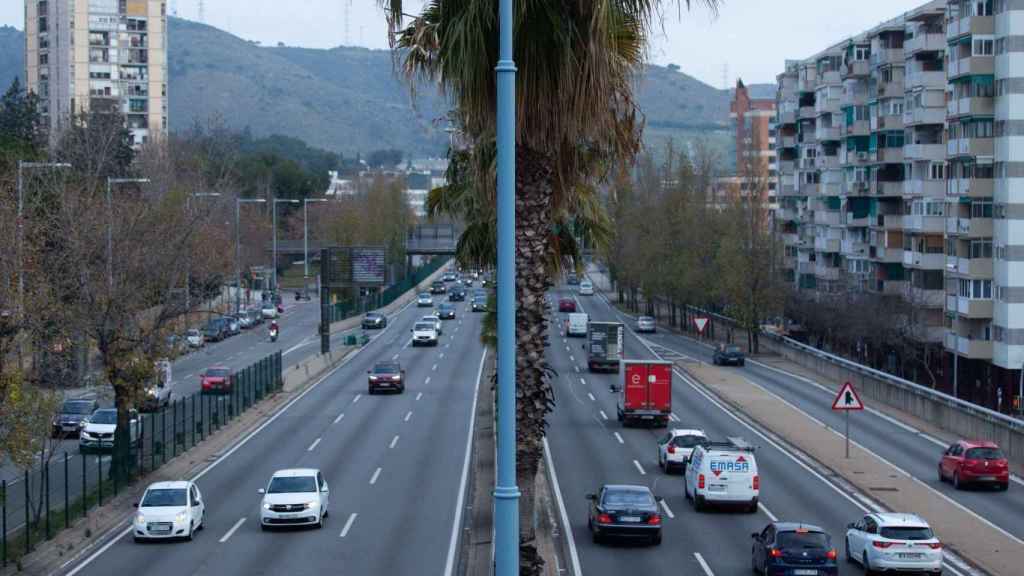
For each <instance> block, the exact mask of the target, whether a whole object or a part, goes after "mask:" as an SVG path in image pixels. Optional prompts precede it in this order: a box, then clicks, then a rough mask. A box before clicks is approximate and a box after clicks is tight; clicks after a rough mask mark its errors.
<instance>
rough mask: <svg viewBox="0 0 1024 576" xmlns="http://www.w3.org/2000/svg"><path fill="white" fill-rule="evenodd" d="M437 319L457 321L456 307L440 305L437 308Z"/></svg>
mask: <svg viewBox="0 0 1024 576" xmlns="http://www.w3.org/2000/svg"><path fill="white" fill-rule="evenodd" d="M437 317H438V318H440V319H441V320H455V306H452V305H451V304H447V303H445V304H439V305H438V306H437Z"/></svg>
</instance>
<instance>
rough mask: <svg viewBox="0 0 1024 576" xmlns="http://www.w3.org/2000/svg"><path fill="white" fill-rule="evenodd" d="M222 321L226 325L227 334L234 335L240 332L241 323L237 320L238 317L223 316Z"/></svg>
mask: <svg viewBox="0 0 1024 576" xmlns="http://www.w3.org/2000/svg"><path fill="white" fill-rule="evenodd" d="M223 318H224V322H225V324H227V327H228V336H234V335H236V334H241V333H242V324H241V322H239V321H238V318H235V317H234V316H224V317H223Z"/></svg>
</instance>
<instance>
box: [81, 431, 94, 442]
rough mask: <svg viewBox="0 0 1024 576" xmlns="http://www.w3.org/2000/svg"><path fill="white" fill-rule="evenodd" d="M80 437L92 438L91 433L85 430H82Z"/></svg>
mask: <svg viewBox="0 0 1024 576" xmlns="http://www.w3.org/2000/svg"><path fill="white" fill-rule="evenodd" d="M82 438H85V439H86V440H91V439H92V434H89V433H88V432H86V431H85V430H82Z"/></svg>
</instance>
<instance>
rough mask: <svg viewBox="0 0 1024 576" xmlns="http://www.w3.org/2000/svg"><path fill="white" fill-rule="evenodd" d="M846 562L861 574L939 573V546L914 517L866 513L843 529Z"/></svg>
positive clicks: (930, 533)
mask: <svg viewBox="0 0 1024 576" xmlns="http://www.w3.org/2000/svg"><path fill="white" fill-rule="evenodd" d="M846 559H847V560H848V561H851V562H859V563H860V564H861V566H863V567H864V572H866V573H868V574H871V573H874V572H876V571H884V572H929V573H932V574H941V573H942V543H941V542H939V539H938V538H936V537H935V533H934V532H932V529H931V527H930V526H929V525H928V523H927V522H925V521H924V519H922V518H921V517H919V516H917V515H915V514H902V513H876V514H868V515H866V516H864V517H863V518H861V520H860V521H859V522H855V523H851V524H849V525H848V526H847V530H846Z"/></svg>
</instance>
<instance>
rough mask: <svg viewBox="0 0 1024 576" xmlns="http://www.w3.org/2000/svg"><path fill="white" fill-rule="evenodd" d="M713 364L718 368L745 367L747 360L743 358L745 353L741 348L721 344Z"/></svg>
mask: <svg viewBox="0 0 1024 576" xmlns="http://www.w3.org/2000/svg"><path fill="white" fill-rule="evenodd" d="M711 362H712V363H713V364H715V365H716V366H729V365H735V366H743V365H744V364H745V363H746V359H745V358H744V357H743V351H742V350H740V347H739V346H737V345H735V344H720V345H719V346H718V347H717V348H715V353H714V355H712V357H711Z"/></svg>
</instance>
